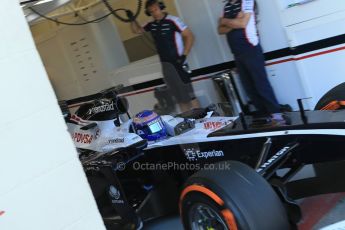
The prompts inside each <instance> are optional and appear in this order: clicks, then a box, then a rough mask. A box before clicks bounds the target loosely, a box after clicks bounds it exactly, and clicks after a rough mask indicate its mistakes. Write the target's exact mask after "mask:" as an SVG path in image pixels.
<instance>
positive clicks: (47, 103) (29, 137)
mask: <svg viewBox="0 0 345 230" xmlns="http://www.w3.org/2000/svg"><path fill="white" fill-rule="evenodd" d="M0 9H1V10H0V22H4V24H1V29H2V36H1V43H4V44H6V47H7V50H6V52H7V53H6V56H2V57H3V58H2V59H1V60H0V69H1V71H2V72H1V78H0V79H1V84H0V97H1V98H2V104H1V106H2V107H1V112H2V113H1V119H0V129H1V133H0V144H1V151H0V181H1V183H0V206H1V207H0V212H2V211H4V212H2V213H1V214H2V215H0V229H6V230H7V229H11V230H21V229H37V230H41V229H42V230H46V229H62V228H63V227H67V226H70V225H72V224H73V223H76V222H77V221H78V220H81V219H82V218H84V217H85V216H88V217H89V218H90V221H91V222H92V223H93V226H95V228H94V229H97V230H98V229H104V226H103V223H102V219H101V217H100V215H99V213H98V210H97V207H96V204H95V201H94V199H93V198H92V193H91V191H90V188H89V186H88V185H87V183H86V178H85V174H84V172H83V170H82V168H81V165H80V162H79V160H78V158H77V155H76V154H77V153H76V151H75V148H74V147H73V144H72V141H71V138H70V136H69V134H68V133H67V130H66V125H65V124H64V122H63V119H62V116H61V111H60V110H59V108H58V106H57V100H56V97H55V95H54V92H53V90H52V87H51V86H50V83H49V81H48V78H47V75H46V73H45V71H44V68H43V65H42V63H41V61H40V59H39V56H38V54H37V51H36V50H35V49H34V44H33V40H32V37H31V34H30V32H29V30H28V25H27V23H26V21H25V20H24V15H23V13H22V9H21V8H20V6H19V4H18V2H17V1H13V0H2V2H1V8H0ZM1 49H4V47H2V48H1ZM1 51H2V50H1ZM96 226H98V227H96Z"/></svg>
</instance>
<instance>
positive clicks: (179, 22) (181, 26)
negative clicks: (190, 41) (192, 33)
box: [171, 17, 188, 32]
mask: <svg viewBox="0 0 345 230" xmlns="http://www.w3.org/2000/svg"><path fill="white" fill-rule="evenodd" d="M171 20H173V21H174V23H175V25H176V27H177V29H178V30H179V31H180V32H182V31H184V30H185V29H187V28H188V26H187V25H186V24H185V23H184V22H183V21H182V20H181V19H180V18H178V17H171Z"/></svg>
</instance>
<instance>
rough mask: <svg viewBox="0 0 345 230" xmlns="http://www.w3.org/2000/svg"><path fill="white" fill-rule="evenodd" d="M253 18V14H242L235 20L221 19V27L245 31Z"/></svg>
mask: <svg viewBox="0 0 345 230" xmlns="http://www.w3.org/2000/svg"><path fill="white" fill-rule="evenodd" d="M251 16H252V14H251V13H243V12H240V13H239V14H238V15H237V17H236V18H234V19H229V18H220V20H219V26H220V27H226V28H229V29H244V28H246V26H247V25H248V22H249V20H250V17H251Z"/></svg>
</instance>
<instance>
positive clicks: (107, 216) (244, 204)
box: [61, 84, 345, 230]
mask: <svg viewBox="0 0 345 230" xmlns="http://www.w3.org/2000/svg"><path fill="white" fill-rule="evenodd" d="M344 92H345V84H342V85H340V86H338V87H336V88H335V89H333V90H331V91H330V92H329V93H327V94H326V95H325V97H323V98H322V99H321V100H320V102H319V103H318V105H317V106H316V110H314V111H305V110H304V108H303V103H302V100H299V106H300V111H296V112H287V113H284V114H283V116H284V119H285V121H286V122H285V123H284V124H275V123H272V122H266V121H263V119H256V118H254V117H251V116H244V115H240V116H238V117H231V116H226V115H224V114H222V113H221V112H220V111H217V109H216V110H214V111H212V110H210V109H208V110H206V109H205V110H203V109H199V110H193V111H191V112H189V113H184V114H181V115H178V116H175V117H173V116H159V115H157V114H156V113H155V112H153V111H143V112H141V113H139V114H137V115H136V116H135V117H133V118H131V117H130V116H129V114H128V112H127V109H128V103H127V102H126V100H125V99H124V98H122V97H120V96H118V92H117V91H116V90H114V89H110V90H106V91H103V92H101V93H99V94H97V95H93V96H91V97H90V96H89V97H85V98H78V99H74V100H71V101H64V102H63V103H61V105H63V104H64V106H63V107H64V108H65V109H64V111H65V112H66V113H65V119H66V122H67V125H68V130H69V132H70V134H71V136H72V139H73V141H74V143H75V146H76V147H77V149H78V152H79V157H80V160H81V163H82V165H83V167H84V170H85V173H86V175H87V178H88V181H89V183H90V186H91V189H92V192H93V194H94V197H95V199H96V202H97V205H98V208H99V211H100V213H101V215H102V217H103V219H104V223H105V225H106V227H107V229H141V228H142V227H143V226H144V225H145V224H146V223H147V222H149V221H152V220H154V219H157V218H160V217H164V216H167V215H176V214H177V213H179V215H180V216H181V220H182V223H183V226H184V228H185V229H193V230H194V229H217V230H218V229H219V230H221V229H231V230H233V229H235V230H236V229H241V230H247V229H250V230H252V229H253V230H271V229H272V230H276V229H279V230H284V229H297V227H296V226H297V223H298V222H299V221H300V220H301V217H302V216H301V215H302V214H301V210H300V207H299V206H298V204H297V203H296V202H295V200H297V199H300V198H303V197H307V196H312V195H316V194H322V193H331V192H332V193H333V192H340V191H345V190H344V189H345V185H344V184H345V182H344V180H343V177H342V176H334V177H332V178H329V175H330V174H329V173H325V174H324V172H325V170H322V167H321V166H322V165H324V164H330V163H332V162H334V163H340V162H341V161H343V160H345V153H344V147H345V110H342V108H344V107H345V93H344ZM81 102H82V103H83V104H82V105H81V106H80V107H79V109H78V110H77V111H76V112H75V113H74V114H69V113H67V110H66V106H68V105H72V104H76V103H81ZM329 109H331V110H329ZM220 114H222V115H224V116H219V115H220ZM127 117H128V118H127ZM306 165H314V168H315V171H316V176H315V177H313V178H303V179H300V180H293V179H292V178H293V177H294V176H295V175H296V174H297V173H298V172H300V171H301V169H302V168H303V167H304V166H306ZM328 168H329V167H328ZM326 171H327V170H326ZM323 183H325V184H323Z"/></svg>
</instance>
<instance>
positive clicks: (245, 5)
mask: <svg viewBox="0 0 345 230" xmlns="http://www.w3.org/2000/svg"><path fill="white" fill-rule="evenodd" d="M254 2H255V0H242V11H243V12H245V13H253V12H254V4H255V3H254Z"/></svg>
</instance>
